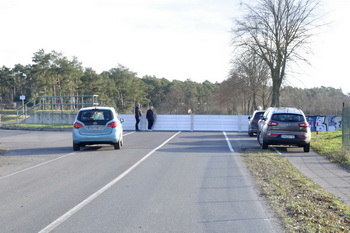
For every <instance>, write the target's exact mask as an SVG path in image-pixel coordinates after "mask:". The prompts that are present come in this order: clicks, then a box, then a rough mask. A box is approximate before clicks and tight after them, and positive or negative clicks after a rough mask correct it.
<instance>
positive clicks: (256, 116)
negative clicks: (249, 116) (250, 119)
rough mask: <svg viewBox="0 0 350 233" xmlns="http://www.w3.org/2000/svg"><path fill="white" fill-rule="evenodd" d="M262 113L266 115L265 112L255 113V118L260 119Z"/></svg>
mask: <svg viewBox="0 0 350 233" xmlns="http://www.w3.org/2000/svg"><path fill="white" fill-rule="evenodd" d="M262 115H264V112H257V113H255V116H254V120H260V119H261V117H262Z"/></svg>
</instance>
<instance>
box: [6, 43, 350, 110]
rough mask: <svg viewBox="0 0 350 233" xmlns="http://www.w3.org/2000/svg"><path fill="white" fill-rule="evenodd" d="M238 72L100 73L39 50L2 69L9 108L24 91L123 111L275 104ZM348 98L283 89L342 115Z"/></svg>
mask: <svg viewBox="0 0 350 233" xmlns="http://www.w3.org/2000/svg"><path fill="white" fill-rule="evenodd" d="M236 74H237V72H235V71H233V72H232V74H231V75H230V76H229V77H228V78H227V80H225V81H223V82H222V83H218V82H216V83H212V82H209V81H204V82H202V83H197V82H194V81H191V80H189V79H188V80H186V81H178V80H173V81H169V80H167V79H166V78H164V77H162V78H158V77H155V76H151V75H146V76H143V77H138V76H137V73H136V72H133V71H130V70H129V69H128V68H126V67H124V66H122V65H120V64H118V65H117V66H116V67H115V68H111V69H110V70H108V71H103V72H102V73H100V74H98V73H97V72H96V71H94V70H93V69H92V68H85V67H83V66H82V63H81V62H79V61H78V59H77V58H76V57H73V58H72V59H68V58H67V57H65V56H64V55H63V54H62V53H58V52H55V51H52V52H50V53H46V52H45V51H44V50H39V51H38V52H36V53H34V55H33V58H32V64H29V65H21V64H17V65H15V66H14V67H13V68H9V67H5V66H3V67H2V68H1V69H0V91H1V92H0V98H1V99H0V103H1V106H2V108H6V107H7V108H9V107H10V106H13V105H12V103H13V102H20V96H21V95H24V96H26V101H30V100H31V99H34V98H36V97H38V96H74V95H93V94H94V95H99V97H98V100H99V104H100V105H103V106H114V107H116V108H117V110H118V112H120V113H132V112H133V109H134V106H135V103H140V104H141V105H142V107H143V108H147V107H148V106H149V105H153V106H154V107H155V109H156V111H157V113H160V114H187V113H189V112H192V113H194V114H250V113H251V112H252V111H253V110H254V109H256V108H259V107H261V108H267V107H269V104H270V103H271V86H270V85H269V84H268V82H261V83H258V84H257V83H255V84H254V86H252V85H251V82H248V81H247V80H245V79H244V77H243V76H239V75H236ZM347 101H349V96H347V95H344V94H343V92H342V90H341V89H335V88H332V87H319V88H312V89H301V88H294V87H290V86H287V87H284V88H283V89H282V90H281V106H294V107H298V108H301V109H303V110H304V112H305V113H306V114H324V115H326V114H333V115H337V114H340V113H341V107H342V103H343V102H347Z"/></svg>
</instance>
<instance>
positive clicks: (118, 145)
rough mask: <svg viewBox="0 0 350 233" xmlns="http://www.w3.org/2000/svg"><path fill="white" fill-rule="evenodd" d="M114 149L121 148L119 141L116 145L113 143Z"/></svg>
mask: <svg viewBox="0 0 350 233" xmlns="http://www.w3.org/2000/svg"><path fill="white" fill-rule="evenodd" d="M113 145H114V149H116V150H119V149H120V147H121V141H118V142H117V143H114V144H113Z"/></svg>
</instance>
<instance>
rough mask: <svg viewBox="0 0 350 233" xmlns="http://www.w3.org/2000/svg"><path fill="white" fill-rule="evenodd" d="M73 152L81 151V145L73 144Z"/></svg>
mask: <svg viewBox="0 0 350 233" xmlns="http://www.w3.org/2000/svg"><path fill="white" fill-rule="evenodd" d="M73 150H74V151H79V150H80V145H79V144H75V143H73Z"/></svg>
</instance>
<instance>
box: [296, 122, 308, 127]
mask: <svg viewBox="0 0 350 233" xmlns="http://www.w3.org/2000/svg"><path fill="white" fill-rule="evenodd" d="M298 125H299V127H302V128H307V127H309V124H308V123H307V122H303V123H299V124H298Z"/></svg>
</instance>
